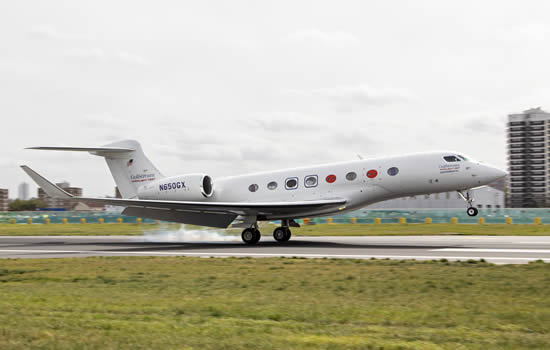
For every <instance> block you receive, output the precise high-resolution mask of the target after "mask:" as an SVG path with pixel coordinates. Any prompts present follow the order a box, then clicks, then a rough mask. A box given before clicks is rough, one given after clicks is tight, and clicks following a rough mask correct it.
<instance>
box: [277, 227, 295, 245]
mask: <svg viewBox="0 0 550 350" xmlns="http://www.w3.org/2000/svg"><path fill="white" fill-rule="evenodd" d="M290 236H291V234H290V229H289V228H288V227H277V228H276V229H275V231H273V238H274V239H275V240H276V241H277V242H286V241H288V240H289V239H290Z"/></svg>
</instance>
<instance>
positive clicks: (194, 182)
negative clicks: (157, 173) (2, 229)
mask: <svg viewBox="0 0 550 350" xmlns="http://www.w3.org/2000/svg"><path fill="white" fill-rule="evenodd" d="M213 193H214V188H213V185H212V178H211V177H210V176H208V175H206V174H187V175H178V176H172V177H166V178H164V179H160V180H157V181H154V182H151V183H148V184H145V185H143V186H141V187H140V188H138V197H139V198H140V199H159V200H180V201H200V200H203V199H205V198H208V197H210V196H212V194H213Z"/></svg>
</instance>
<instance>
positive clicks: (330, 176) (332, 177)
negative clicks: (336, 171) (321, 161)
mask: <svg viewBox="0 0 550 350" xmlns="http://www.w3.org/2000/svg"><path fill="white" fill-rule="evenodd" d="M326 180H327V182H328V183H329V184H331V183H333V182H334V181H336V175H329V176H327V178H326Z"/></svg>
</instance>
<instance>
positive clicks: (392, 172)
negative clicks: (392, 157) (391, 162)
mask: <svg viewBox="0 0 550 350" xmlns="http://www.w3.org/2000/svg"><path fill="white" fill-rule="evenodd" d="M398 173H399V169H397V168H396V167H391V168H389V169H388V175H389V176H395V175H397V174H398Z"/></svg>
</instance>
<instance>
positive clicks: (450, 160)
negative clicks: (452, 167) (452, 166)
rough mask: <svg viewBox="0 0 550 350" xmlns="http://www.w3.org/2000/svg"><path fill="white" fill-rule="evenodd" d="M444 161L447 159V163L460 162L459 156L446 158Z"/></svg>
mask: <svg viewBox="0 0 550 350" xmlns="http://www.w3.org/2000/svg"><path fill="white" fill-rule="evenodd" d="M443 159H445V161H446V162H460V158H458V157H457V156H445V157H443Z"/></svg>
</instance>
